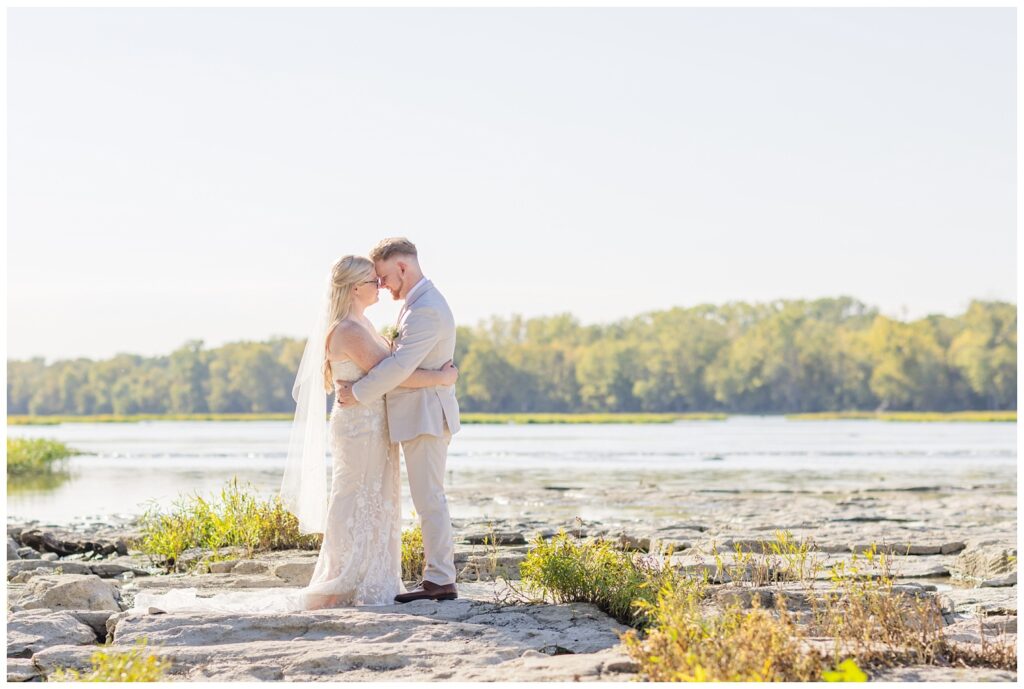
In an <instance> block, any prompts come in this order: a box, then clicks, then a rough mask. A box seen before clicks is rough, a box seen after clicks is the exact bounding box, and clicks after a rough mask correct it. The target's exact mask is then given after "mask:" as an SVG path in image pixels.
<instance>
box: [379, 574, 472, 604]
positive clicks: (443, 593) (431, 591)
mask: <svg viewBox="0 0 1024 689" xmlns="http://www.w3.org/2000/svg"><path fill="white" fill-rule="evenodd" d="M458 597H459V594H458V591H456V589H455V584H444V585H443V586H442V585H440V584H435V583H434V582H432V581H427V580H426V579H424V580H423V583H422V584H420V586H419V587H417V588H415V589H413V590H412V591H408V592H406V593H400V594H398V595H397V596H395V602H396V603H409V602H411V601H414V600H454V599H456V598H458Z"/></svg>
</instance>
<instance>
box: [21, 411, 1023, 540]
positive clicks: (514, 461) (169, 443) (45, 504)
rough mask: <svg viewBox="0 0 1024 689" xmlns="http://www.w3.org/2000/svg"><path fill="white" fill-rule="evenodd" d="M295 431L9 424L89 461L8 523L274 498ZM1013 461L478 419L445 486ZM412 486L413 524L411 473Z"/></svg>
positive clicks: (587, 511) (988, 453) (861, 441)
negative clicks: (192, 499)
mask: <svg viewBox="0 0 1024 689" xmlns="http://www.w3.org/2000/svg"><path fill="white" fill-rule="evenodd" d="M289 428H290V423H289V422H172V421H155V422H143V423H130V424H119V423H110V424H103V423H101V424H92V423H73V424H61V425H57V426H9V427H8V429H7V430H8V435H9V436H10V437H22V436H27V437H43V438H53V439H56V440H60V441H62V442H65V443H67V444H68V445H70V446H72V447H74V448H76V449H79V450H83V451H85V452H89V453H92V454H89V455H82V456H76V457H73V458H72V459H70V460H69V461H68V464H67V469H68V475H67V477H66V478H65V479H64V480H63V481H61V482H59V483H58V484H57V485H53V486H47V487H39V486H36V487H24V486H13V485H10V484H9V485H8V491H7V514H8V519H9V520H10V519H15V520H19V521H20V520H27V519H36V520H39V521H41V522H43V523H45V524H54V525H57V524H71V523H75V522H80V521H91V520H105V519H107V518H109V517H110V516H112V515H121V516H126V515H132V514H138V513H141V512H142V511H143V510H144V509H145V507H146V505H147V504H150V503H152V502H155V503H156V504H158V505H160V506H163V507H167V506H169V505H171V504H172V503H173V502H174V500H175V499H176V498H178V497H179V496H181V495H183V494H189V493H193V492H199V493H200V494H202V495H209V494H212V493H215V492H218V491H219V490H220V488H221V487H222V486H224V484H225V482H227V481H229V480H231V479H232V478H233V477H237V478H238V480H239V482H242V483H244V482H249V483H251V484H252V486H253V487H254V488H255V489H256V490H257V491H258V492H259V493H261V494H263V495H265V496H271V495H273V494H275V493H276V491H277V490H278V488H279V486H280V481H281V474H282V470H283V467H284V461H285V455H286V451H287V443H288V431H289ZM1016 459H1017V449H1016V424H1013V423H892V422H880V421H788V420H786V419H784V418H782V417H753V416H733V417H730V418H729V419H728V420H725V421H683V422H678V423H673V424H655V425H620V424H602V425H582V424H581V425H550V426H546V425H467V426H464V427H463V429H462V431H461V432H459V433H458V434H457V435H456V436H455V437H454V438H453V440H452V444H451V446H450V448H449V458H448V475H447V485H448V490H449V499H450V504H451V510H452V516H453V517H456V518H458V517H477V516H493V517H499V516H510V515H521V514H523V513H526V512H530V511H537V510H543V509H544V505H543V504H537V503H538V502H539V503H543V502H544V500H545V498H544V497H543V496H545V495H550V496H551V499H552V503H553V504H554V503H555V502H557V500H564V499H565V496H566V495H567V494H570V493H571V492H572V491H577V494H578V495H581V496H583V495H586V494H587V492H586V491H587V489H588V487H593V486H596V485H601V486H605V487H607V486H622V487H624V488H628V486H630V485H651V484H657V485H667V484H671V485H673V486H674V487H675V488H676V489H695V488H699V489H701V490H711V491H714V490H720V491H722V492H729V491H735V490H743V491H755V492H756V491H772V490H779V489H786V490H798V491H810V492H816V491H835V490H851V489H852V490H857V489H865V488H867V489H877V488H882V489H901V488H902V489H905V488H915V487H926V486H986V487H991V489H993V490H999V491H1012V490H1015V487H1016ZM328 461H329V459H326V458H325V471H327V469H328V466H327V462H328ZM402 481H403V491H404V492H403V515H404V516H406V517H408V516H409V513H410V510H411V508H412V506H411V501H410V500H409V496H408V488H407V484H406V480H405V477H404V469H403V478H402ZM539 488H543V489H545V490H543V491H539V490H538V489H539ZM538 495H540V496H541V497H539V498H538V497H537V496H538ZM527 496H529V497H527ZM581 503H582V504H578V505H575V506H574V510H575V513H576V514H581V515H584V516H588V517H590V518H596V517H607V516H616V515H617V514H618V513H619V512H623V511H627V510H626V508H625V507H622V508H620V507H615V506H611V505H607V504H587V501H586V500H585V499H583V500H581Z"/></svg>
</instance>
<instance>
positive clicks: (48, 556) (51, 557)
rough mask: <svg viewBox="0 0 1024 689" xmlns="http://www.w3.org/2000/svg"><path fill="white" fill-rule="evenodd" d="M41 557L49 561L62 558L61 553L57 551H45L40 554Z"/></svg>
mask: <svg viewBox="0 0 1024 689" xmlns="http://www.w3.org/2000/svg"><path fill="white" fill-rule="evenodd" d="M39 559H40V560H46V561H48V562H56V561H57V560H59V559H60V555H58V554H57V553H43V554H42V555H40V556H39Z"/></svg>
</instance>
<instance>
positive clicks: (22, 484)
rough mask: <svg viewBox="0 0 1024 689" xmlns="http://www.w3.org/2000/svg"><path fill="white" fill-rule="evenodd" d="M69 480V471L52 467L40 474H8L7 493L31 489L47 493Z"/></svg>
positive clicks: (11, 493)
mask: <svg viewBox="0 0 1024 689" xmlns="http://www.w3.org/2000/svg"><path fill="white" fill-rule="evenodd" d="M70 480H71V472H69V471H66V470H62V469H52V470H50V471H47V472H45V473H40V474H28V475H20V474H15V475H8V476H7V494H8V495H16V494H18V493H26V492H33V491H35V492H42V493H47V492H51V491H53V490H54V489H56V488H58V487H60V486H61V485H62V484H64V483H66V482H68V481H70Z"/></svg>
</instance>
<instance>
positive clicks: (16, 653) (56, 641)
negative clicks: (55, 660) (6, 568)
mask: <svg viewBox="0 0 1024 689" xmlns="http://www.w3.org/2000/svg"><path fill="white" fill-rule="evenodd" d="M96 643H97V636H96V631H95V629H93V628H92V627H91V626H89V625H88V624H85V623H83V622H82V621H80V620H79V619H78V618H76V617H75V616H74V615H73V614H71V613H70V612H66V611H63V610H23V611H20V612H15V613H13V614H11V615H10V617H9V618H8V620H7V657H8V658H11V657H15V658H27V657H30V656H31V655H32V654H34V653H36V652H38V651H41V650H42V649H44V648H47V647H49V646H58V645H67V644H70V645H81V644H89V645H93V644H96Z"/></svg>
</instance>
